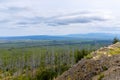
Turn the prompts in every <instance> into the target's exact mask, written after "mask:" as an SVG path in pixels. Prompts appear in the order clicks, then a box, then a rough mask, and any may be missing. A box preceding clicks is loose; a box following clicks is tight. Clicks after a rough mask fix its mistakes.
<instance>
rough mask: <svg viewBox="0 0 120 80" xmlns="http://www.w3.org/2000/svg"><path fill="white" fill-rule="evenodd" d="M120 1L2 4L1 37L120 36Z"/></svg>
mask: <svg viewBox="0 0 120 80" xmlns="http://www.w3.org/2000/svg"><path fill="white" fill-rule="evenodd" d="M119 3H120V0H0V36H26V35H68V34H86V33H114V34H119V33H120V15H119V14H120V10H119V8H120V5H119Z"/></svg>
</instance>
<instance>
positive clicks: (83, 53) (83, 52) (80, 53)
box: [75, 49, 91, 63]
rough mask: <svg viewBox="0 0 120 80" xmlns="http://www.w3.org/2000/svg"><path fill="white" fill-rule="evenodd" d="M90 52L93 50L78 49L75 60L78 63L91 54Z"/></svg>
mask: <svg viewBox="0 0 120 80" xmlns="http://www.w3.org/2000/svg"><path fill="white" fill-rule="evenodd" d="M90 52H91V50H86V49H82V50H76V52H75V62H76V63H77V62H78V61H79V60H81V59H82V58H84V57H85V56H86V55H88V54H90Z"/></svg>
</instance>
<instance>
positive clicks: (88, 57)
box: [84, 54, 93, 59]
mask: <svg viewBox="0 0 120 80" xmlns="http://www.w3.org/2000/svg"><path fill="white" fill-rule="evenodd" d="M92 57H93V56H92V55H91V54H88V55H86V56H84V58H86V59H91V58H92Z"/></svg>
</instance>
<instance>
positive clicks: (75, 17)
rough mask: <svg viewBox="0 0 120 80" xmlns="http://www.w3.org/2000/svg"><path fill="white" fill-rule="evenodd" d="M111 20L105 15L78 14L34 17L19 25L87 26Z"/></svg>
mask: <svg viewBox="0 0 120 80" xmlns="http://www.w3.org/2000/svg"><path fill="white" fill-rule="evenodd" d="M108 20H110V18H109V17H106V16H105V15H98V14H94V13H90V12H88V13H85V14H83V13H79V14H78V13H76V14H68V15H62V16H55V17H34V18H27V19H24V20H22V21H21V22H18V23H17V24H18V25H29V24H41V23H44V24H46V25H48V26H61V25H70V24H86V23H92V22H104V21H108Z"/></svg>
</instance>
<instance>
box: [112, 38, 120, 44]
mask: <svg viewBox="0 0 120 80" xmlns="http://www.w3.org/2000/svg"><path fill="white" fill-rule="evenodd" d="M119 41H120V40H119V39H118V38H117V37H115V38H114V39H113V42H112V43H113V44H115V43H117V42H119Z"/></svg>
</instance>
